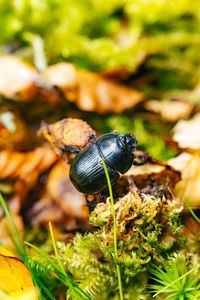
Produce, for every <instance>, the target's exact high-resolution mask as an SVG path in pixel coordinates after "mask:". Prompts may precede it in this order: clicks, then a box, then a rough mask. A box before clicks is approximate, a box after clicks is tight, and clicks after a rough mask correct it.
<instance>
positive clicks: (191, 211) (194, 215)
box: [184, 197, 200, 223]
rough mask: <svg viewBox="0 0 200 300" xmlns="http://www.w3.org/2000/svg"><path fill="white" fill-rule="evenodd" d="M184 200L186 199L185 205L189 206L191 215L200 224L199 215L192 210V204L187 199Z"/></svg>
mask: <svg viewBox="0 0 200 300" xmlns="http://www.w3.org/2000/svg"><path fill="white" fill-rule="evenodd" d="M184 199H185V203H186V205H187V207H188V209H189V211H190V213H191V214H192V216H193V217H194V218H195V220H196V221H197V222H198V223H200V219H199V218H198V217H197V215H196V214H195V213H194V211H193V210H192V208H191V206H190V204H189V203H188V201H187V198H186V197H185V198H184Z"/></svg>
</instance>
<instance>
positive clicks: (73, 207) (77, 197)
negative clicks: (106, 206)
mask: <svg viewBox="0 0 200 300" xmlns="http://www.w3.org/2000/svg"><path fill="white" fill-rule="evenodd" d="M69 169H70V165H69V164H66V163H65V161H59V162H58V163H57V164H56V165H55V166H54V167H53V169H52V170H51V171H50V173H49V176H48V180H47V192H48V194H49V196H50V197H51V198H52V199H53V200H54V202H55V203H56V204H57V205H59V206H60V207H61V209H62V210H63V211H64V213H65V214H68V215H70V216H73V217H76V218H88V216H89V214H88V209H87V205H86V201H85V197H84V195H83V194H81V193H79V192H78V191H77V190H76V189H75V187H74V186H73V184H72V182H71V181H70V179H69Z"/></svg>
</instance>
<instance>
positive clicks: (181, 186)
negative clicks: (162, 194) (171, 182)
mask: <svg viewBox="0 0 200 300" xmlns="http://www.w3.org/2000/svg"><path fill="white" fill-rule="evenodd" d="M168 163H169V164H170V165H171V166H173V167H174V168H176V169H177V170H179V171H181V174H182V180H181V181H180V182H178V183H177V184H176V186H175V188H174V190H173V193H174V196H175V197H176V198H177V199H178V200H179V201H180V202H184V199H185V197H186V198H187V200H188V202H189V204H190V206H191V207H192V208H193V209H195V208H199V207H200V195H199V190H200V151H195V152H193V153H191V154H190V153H187V152H184V153H182V154H180V155H179V156H178V157H176V158H172V159H170V160H169V161H168Z"/></svg>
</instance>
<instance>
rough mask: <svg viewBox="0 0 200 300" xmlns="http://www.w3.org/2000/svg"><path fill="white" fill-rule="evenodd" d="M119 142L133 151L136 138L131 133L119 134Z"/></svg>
mask: <svg viewBox="0 0 200 300" xmlns="http://www.w3.org/2000/svg"><path fill="white" fill-rule="evenodd" d="M118 138H119V141H120V143H121V144H122V145H123V146H124V147H125V148H126V149H127V150H128V151H129V152H133V151H134V150H135V147H136V145H137V139H136V137H135V136H134V135H133V134H122V133H121V134H119V136H118Z"/></svg>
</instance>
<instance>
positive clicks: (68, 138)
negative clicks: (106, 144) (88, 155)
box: [38, 118, 95, 149]
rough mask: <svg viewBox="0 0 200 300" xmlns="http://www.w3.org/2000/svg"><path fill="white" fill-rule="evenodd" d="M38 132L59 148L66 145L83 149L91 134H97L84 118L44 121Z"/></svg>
mask: <svg viewBox="0 0 200 300" xmlns="http://www.w3.org/2000/svg"><path fill="white" fill-rule="evenodd" d="M38 134H39V136H43V137H45V138H46V139H47V140H48V141H49V142H50V143H51V145H52V146H54V147H56V148H58V149H62V148H63V147H65V146H72V147H74V148H77V149H81V148H83V147H85V146H86V145H87V143H88V141H89V137H90V134H95V131H94V130H93V129H92V128H91V127H90V126H89V125H88V124H87V123H86V122H84V121H82V120H79V119H71V118H67V119H63V120H61V121H58V122H56V123H54V124H50V125H47V124H46V123H43V124H42V125H41V128H40V130H39V132H38Z"/></svg>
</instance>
